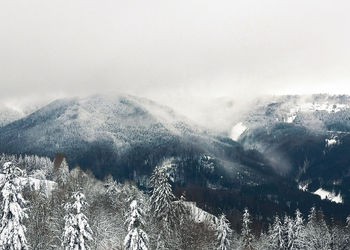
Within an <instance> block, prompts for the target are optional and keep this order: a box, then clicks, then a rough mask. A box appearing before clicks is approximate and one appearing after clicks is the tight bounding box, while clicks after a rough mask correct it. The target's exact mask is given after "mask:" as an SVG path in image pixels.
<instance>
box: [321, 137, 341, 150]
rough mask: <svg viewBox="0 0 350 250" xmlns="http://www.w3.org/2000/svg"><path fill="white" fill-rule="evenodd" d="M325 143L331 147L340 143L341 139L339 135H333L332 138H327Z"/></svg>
mask: <svg viewBox="0 0 350 250" xmlns="http://www.w3.org/2000/svg"><path fill="white" fill-rule="evenodd" d="M325 143H326V147H327V148H329V147H333V146H335V145H338V144H340V141H339V138H338V137H337V136H332V137H331V138H330V139H326V140H325Z"/></svg>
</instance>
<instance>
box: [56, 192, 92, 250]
mask: <svg viewBox="0 0 350 250" xmlns="http://www.w3.org/2000/svg"><path fill="white" fill-rule="evenodd" d="M72 199H73V203H67V204H66V205H65V209H66V216H65V228H64V233H63V242H62V246H63V247H64V249H65V250H85V249H89V247H88V245H87V241H89V240H92V230H91V228H90V226H89V223H88V218H87V217H86V216H85V215H84V214H83V212H82V211H83V210H84V209H85V208H86V207H87V205H88V204H87V202H86V200H85V195H84V194H83V193H81V192H80V191H78V192H75V193H74V194H73V195H72Z"/></svg>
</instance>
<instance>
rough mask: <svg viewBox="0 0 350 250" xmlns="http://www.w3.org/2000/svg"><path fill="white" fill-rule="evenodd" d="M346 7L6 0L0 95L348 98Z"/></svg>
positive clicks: (314, 2) (255, 1)
mask: <svg viewBox="0 0 350 250" xmlns="http://www.w3.org/2000/svg"><path fill="white" fill-rule="evenodd" d="M349 7H350V3H349V2H348V1H345V0H344V1H337V0H336V1H320V0H309V1H284V0H282V1H281V0H274V1H272V0H268V1H259V0H248V1H246V0H245V1H215V2H214V1H209V0H203V1H192V0H186V1H184V0H179V1H159V0H149V1H141V0H131V1H120V0H102V1H97V0H74V1H70V0H51V1H44V0H32V1H25V0H4V1H1V2H0V31H1V35H0V36H1V39H0V55H1V57H0V84H1V92H0V98H2V99H3V98H9V97H11V98H12V97H16V98H22V97H25V96H28V95H31V96H37V97H41V96H46V97H47V96H61V95H84V94H92V93H97V92H99V93H110V92H127V93H132V94H136V95H142V96H146V97H151V98H153V99H156V100H157V99H159V100H161V99H164V100H165V101H166V99H167V98H163V97H164V96H168V95H169V94H170V96H174V97H176V96H184V97H186V98H187V99H191V98H192V97H193V98H194V99H195V98H197V97H198V98H197V99H201V98H203V97H212V98H215V97H220V96H230V97H235V98H237V97H239V98H241V99H244V98H247V97H250V96H253V95H260V94H279V93H293V94H294V93H311V92H332V93H350V87H348V86H349V84H348V83H349V80H350V71H349V68H350V50H349V49H348V44H349V43H350V33H349V32H348V23H349V22H350V16H349V15H348V13H347V10H348V9H349Z"/></svg>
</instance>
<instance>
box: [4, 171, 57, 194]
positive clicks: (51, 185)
mask: <svg viewBox="0 0 350 250" xmlns="http://www.w3.org/2000/svg"><path fill="white" fill-rule="evenodd" d="M4 179H5V175H4V174H0V187H1V186H2V185H3V183H4V181H5V180H4ZM15 181H16V183H18V184H19V185H21V186H22V187H27V188H29V189H30V190H35V191H39V190H41V191H42V192H43V193H44V194H46V195H47V196H49V195H50V194H51V193H52V191H53V190H54V189H55V188H56V187H57V183H56V182H54V181H49V180H39V179H36V178H33V177H29V176H28V177H19V178H17V179H15Z"/></svg>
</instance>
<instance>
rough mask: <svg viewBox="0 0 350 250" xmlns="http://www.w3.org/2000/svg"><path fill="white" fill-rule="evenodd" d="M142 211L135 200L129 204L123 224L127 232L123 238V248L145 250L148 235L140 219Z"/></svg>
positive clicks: (126, 249)
mask: <svg viewBox="0 0 350 250" xmlns="http://www.w3.org/2000/svg"><path fill="white" fill-rule="evenodd" d="M142 216H143V211H142V209H141V208H140V206H139V205H138V203H137V201H136V200H133V201H132V202H131V204H130V211H129V212H128V213H127V215H126V221H125V224H126V225H127V227H128V234H127V235H126V237H125V239H124V248H125V250H147V249H148V236H147V234H146V233H145V231H143V230H142V228H143V227H144V221H143V219H142Z"/></svg>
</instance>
